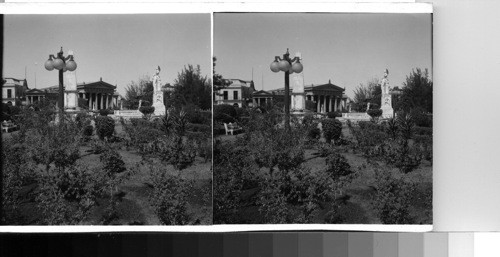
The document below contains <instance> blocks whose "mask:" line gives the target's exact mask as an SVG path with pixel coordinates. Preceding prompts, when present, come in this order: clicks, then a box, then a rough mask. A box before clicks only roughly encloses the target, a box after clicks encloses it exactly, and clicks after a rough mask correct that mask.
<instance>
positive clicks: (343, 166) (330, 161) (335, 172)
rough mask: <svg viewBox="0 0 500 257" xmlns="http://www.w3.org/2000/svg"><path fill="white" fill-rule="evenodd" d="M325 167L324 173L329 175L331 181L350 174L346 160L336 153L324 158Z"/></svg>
mask: <svg viewBox="0 0 500 257" xmlns="http://www.w3.org/2000/svg"><path fill="white" fill-rule="evenodd" d="M326 165H327V169H326V172H327V173H328V174H330V175H331V176H332V178H333V179H338V178H340V177H343V176H347V175H350V174H351V173H352V170H351V165H349V163H348V162H347V159H346V158H345V157H344V156H342V155H340V154H338V153H332V154H330V155H328V156H327V158H326Z"/></svg>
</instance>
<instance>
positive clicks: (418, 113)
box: [410, 107, 432, 128]
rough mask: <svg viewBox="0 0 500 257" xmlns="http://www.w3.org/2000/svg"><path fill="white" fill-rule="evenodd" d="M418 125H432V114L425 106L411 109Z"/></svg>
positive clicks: (428, 126)
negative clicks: (428, 112)
mask: <svg viewBox="0 0 500 257" xmlns="http://www.w3.org/2000/svg"><path fill="white" fill-rule="evenodd" d="M410 114H411V116H412V117H413V120H414V122H415V125H416V126H419V127H427V128H430V127H432V114H427V113H426V111H425V109H424V108H421V107H419V108H415V109H413V110H411V111H410Z"/></svg>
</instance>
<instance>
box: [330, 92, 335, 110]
mask: <svg viewBox="0 0 500 257" xmlns="http://www.w3.org/2000/svg"><path fill="white" fill-rule="evenodd" d="M332 98H334V99H335V96H332V95H331V96H330V97H329V100H330V101H329V104H330V112H332V111H333V99H332Z"/></svg>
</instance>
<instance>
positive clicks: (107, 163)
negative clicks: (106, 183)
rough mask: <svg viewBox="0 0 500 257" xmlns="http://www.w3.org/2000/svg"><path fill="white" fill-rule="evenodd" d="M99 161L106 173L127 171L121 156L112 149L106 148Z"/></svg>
mask: <svg viewBox="0 0 500 257" xmlns="http://www.w3.org/2000/svg"><path fill="white" fill-rule="evenodd" d="M99 160H100V161H101V163H103V164H104V171H105V172H107V173H111V174H114V173H121V172H124V171H125V170H126V169H127V168H125V162H124V161H123V160H122V157H121V155H120V154H119V153H118V152H117V151H116V150H114V149H112V148H108V149H106V150H105V151H104V152H103V153H101V156H99Z"/></svg>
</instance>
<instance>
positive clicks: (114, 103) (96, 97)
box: [26, 78, 121, 110]
mask: <svg viewBox="0 0 500 257" xmlns="http://www.w3.org/2000/svg"><path fill="white" fill-rule="evenodd" d="M76 90H77V96H78V102H80V103H83V104H81V105H83V107H84V108H87V109H88V110H101V109H114V108H119V107H120V101H121V97H120V95H119V94H118V93H117V92H116V86H113V85H111V84H109V83H107V82H104V81H102V78H101V79H100V80H99V81H96V82H91V83H85V82H84V83H80V84H77V86H76ZM58 92H59V86H53V87H48V88H42V89H32V90H28V91H27V92H26V100H27V103H28V104H32V103H35V102H36V101H39V100H40V99H41V98H51V99H57V96H58ZM64 100H65V106H67V104H66V101H67V99H66V98H65V99H64ZM81 105H80V106H81Z"/></svg>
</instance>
